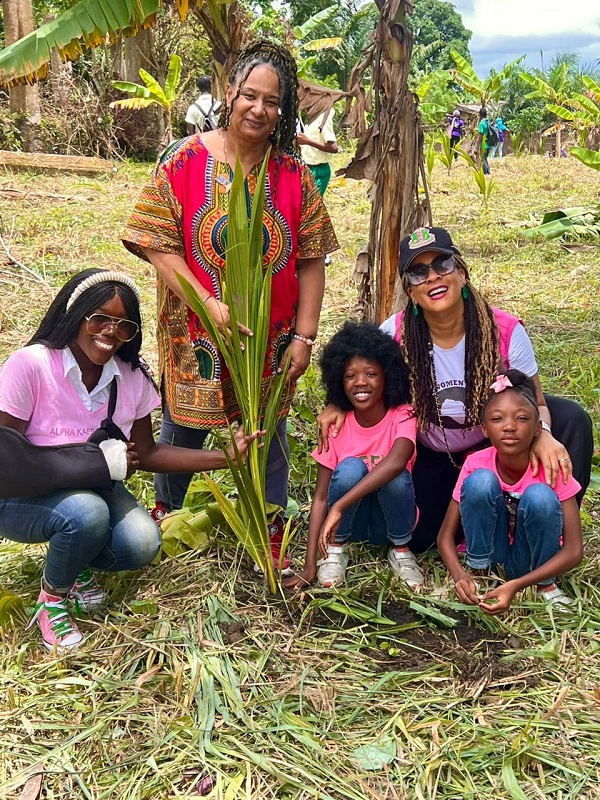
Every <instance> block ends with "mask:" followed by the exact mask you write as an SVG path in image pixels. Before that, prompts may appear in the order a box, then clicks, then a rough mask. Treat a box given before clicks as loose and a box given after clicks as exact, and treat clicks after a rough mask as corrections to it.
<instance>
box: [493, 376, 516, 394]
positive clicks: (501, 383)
mask: <svg viewBox="0 0 600 800" xmlns="http://www.w3.org/2000/svg"><path fill="white" fill-rule="evenodd" d="M511 386H512V383H511V382H510V378H507V377H506V375H498V377H497V378H496V380H495V381H494V382H493V383H492V385H491V386H490V392H496V394H498V392H503V391H504V390H505V389H509V388H510V387H511Z"/></svg>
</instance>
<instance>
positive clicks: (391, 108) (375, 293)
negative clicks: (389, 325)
mask: <svg viewBox="0 0 600 800" xmlns="http://www.w3.org/2000/svg"><path fill="white" fill-rule="evenodd" d="M376 3H377V6H378V8H379V11H380V17H379V22H378V25H377V28H376V29H375V35H374V39H373V43H372V44H371V45H370V47H369V49H368V51H367V52H366V54H365V57H364V58H363V60H362V61H361V62H360V64H358V65H357V67H356V68H355V70H354V71H353V74H352V77H351V85H350V86H349V87H348V92H349V93H350V94H352V95H353V96H354V97H355V98H356V104H355V106H354V107H353V108H352V109H351V110H350V118H351V119H352V120H353V121H355V123H356V124H359V120H360V118H361V117H363V118H364V111H365V110H368V108H369V99H370V98H368V97H367V98H365V95H364V90H363V89H362V78H363V76H364V73H365V72H366V71H367V70H368V69H370V70H371V71H372V84H371V85H372V92H373V101H374V115H373V124H372V126H371V127H370V128H369V129H368V130H367V131H365V132H364V133H363V135H362V136H361V138H360V140H359V143H358V147H357V150H356V156H355V157H354V159H353V160H352V162H351V163H350V164H349V166H348V167H347V168H346V170H345V174H346V176H347V177H349V178H367V179H369V180H371V181H372V187H371V195H370V199H371V203H372V210H371V221H370V230H369V243H368V245H367V248H366V250H365V251H364V252H363V253H361V254H360V256H359V260H358V261H357V268H356V271H355V276H356V277H357V278H358V280H359V283H360V289H359V308H360V310H361V313H362V314H363V315H364V316H366V317H368V318H369V319H374V320H378V321H379V322H381V321H383V320H384V319H385V318H386V317H388V316H389V315H390V313H391V312H392V311H394V310H397V309H398V308H399V306H400V305H401V304H402V303H403V297H404V293H403V291H402V286H401V282H400V280H399V277H398V270H397V267H398V247H399V243H400V239H401V238H402V237H403V236H405V235H406V234H407V233H410V231H412V230H414V229H415V228H417V227H419V225H422V224H423V222H424V220H425V219H426V217H427V218H429V219H431V211H430V208H429V205H428V203H427V201H426V200H425V201H421V200H420V199H419V179H420V178H421V179H422V180H423V181H424V179H425V178H424V176H425V170H424V162H423V143H424V136H423V129H422V126H421V118H420V114H419V111H418V108H417V104H416V100H415V97H414V95H413V94H412V92H410V91H409V88H408V74H409V64H410V56H411V52H412V34H411V32H410V30H409V29H408V27H407V26H406V24H405V23H406V14H407V13H408V12H409V10H412V5H411V4H410V3H409V2H408V0H386V2H384V0H376Z"/></svg>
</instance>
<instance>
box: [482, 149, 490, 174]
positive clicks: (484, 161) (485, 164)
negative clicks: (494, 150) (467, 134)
mask: <svg viewBox="0 0 600 800" xmlns="http://www.w3.org/2000/svg"><path fill="white" fill-rule="evenodd" d="M488 156H489V150H486V151H485V153H484V154H483V158H482V166H483V174H484V175H489V174H490V165H489V163H488Z"/></svg>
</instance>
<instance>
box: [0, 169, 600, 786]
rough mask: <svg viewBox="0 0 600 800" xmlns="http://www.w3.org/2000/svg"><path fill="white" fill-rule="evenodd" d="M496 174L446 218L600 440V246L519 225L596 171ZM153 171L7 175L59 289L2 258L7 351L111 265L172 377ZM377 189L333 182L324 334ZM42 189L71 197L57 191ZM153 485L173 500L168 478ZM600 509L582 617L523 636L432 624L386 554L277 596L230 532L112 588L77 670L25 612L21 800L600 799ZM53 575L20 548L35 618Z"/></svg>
mask: <svg viewBox="0 0 600 800" xmlns="http://www.w3.org/2000/svg"><path fill="white" fill-rule="evenodd" d="M491 167H492V172H493V175H494V177H495V178H496V180H497V187H496V190H495V191H494V193H493V194H492V195H491V197H490V207H489V211H488V212H487V213H484V212H482V210H481V203H480V201H479V199H478V197H477V190H476V187H475V186H474V184H473V182H472V178H471V176H470V173H469V171H468V167H467V165H466V164H457V165H455V166H454V167H453V168H452V171H451V173H450V175H449V176H448V175H447V174H446V171H445V169H444V168H443V167H442V166H441V165H439V164H437V165H436V166H435V167H434V171H433V187H432V198H433V204H434V219H435V221H436V223H437V224H441V225H444V226H447V227H448V228H449V229H450V230H451V232H452V233H453V234H454V235H455V238H456V241H457V243H458V244H459V246H460V247H461V249H462V251H463V254H464V255H465V257H466V259H467V263H468V264H469V265H470V268H471V272H472V277H473V279H474V281H475V282H476V284H477V285H479V286H481V287H482V288H484V290H485V291H486V293H487V295H488V296H489V298H490V299H491V300H492V301H493V302H495V303H497V304H498V305H501V306H502V307H503V308H506V309H507V310H509V311H512V312H514V313H517V314H518V315H519V316H520V317H521V319H523V321H524V322H525V323H526V325H527V328H528V330H529V332H530V334H531V336H532V338H533V340H534V344H535V348H536V354H537V357H538V361H539V363H540V371H541V376H542V383H543V385H544V386H545V388H547V389H548V390H549V391H553V392H556V393H561V394H564V395H567V396H570V397H573V398H575V399H577V400H579V401H580V402H582V403H583V404H584V405H585V406H586V407H587V408H588V410H589V411H590V413H591V414H592V416H593V419H594V425H595V430H596V434H597V441H598V440H599V439H598V433H600V430H599V421H600V414H599V410H600V409H599V397H598V387H599V386H600V380H599V379H600V361H599V346H600V345H599V343H600V336H599V324H600V323H598V320H599V319H600V314H599V311H600V291H599V289H600V251H599V249H598V248H597V247H596V248H592V249H584V247H581V248H580V249H575V250H573V251H567V250H565V249H563V248H561V247H560V246H559V245H558V244H557V243H556V242H545V241H542V242H539V243H538V242H530V241H529V240H525V239H524V238H523V237H522V236H520V235H519V229H518V227H516V223H518V222H520V221H521V220H526V219H528V218H529V216H530V215H531V214H541V213H542V212H543V211H545V210H549V209H551V208H555V207H560V206H572V205H579V204H580V203H585V202H592V201H594V200H596V201H597V199H598V182H597V175H596V174H595V173H594V172H593V171H592V170H586V169H585V168H584V167H583V166H582V165H581V164H579V162H576V161H575V160H571V159H569V160H561V161H558V162H555V161H548V160H545V159H542V158H540V157H535V156H531V157H524V158H521V159H514V158H508V159H504V160H503V161H502V162H501V163H498V162H497V161H492V163H491ZM146 173H147V168H146V167H144V166H140V165H137V166H133V165H125V166H124V167H123V168H122V169H121V170H120V171H119V172H118V173H117V174H116V175H115V176H114V177H108V178H101V179H93V180H89V179H83V178H81V177H76V176H65V175H57V176H53V177H52V178H51V179H50V178H48V176H40V175H33V174H23V173H21V174H18V175H17V174H16V173H8V172H6V173H4V174H3V181H2V183H3V187H4V188H8V187H11V188H15V189H20V190H23V191H28V192H29V195H27V196H23V197H21V198H19V199H7V198H5V197H3V196H2V195H0V225H1V228H0V232H1V234H2V237H3V240H4V242H5V243H6V244H8V245H9V247H10V250H11V252H12V253H13V255H14V256H15V257H16V258H17V259H18V260H20V261H21V262H23V263H24V264H26V265H27V266H28V267H31V268H33V269H35V270H36V271H37V272H38V273H39V274H40V275H42V276H45V277H46V279H47V281H48V283H49V284H50V286H51V290H47V289H45V288H44V287H43V286H42V285H41V284H36V283H34V282H33V281H32V280H31V279H30V278H29V277H27V276H26V275H25V274H24V273H22V272H21V271H20V270H19V269H18V268H14V267H10V266H8V265H6V264H3V262H2V255H1V252H2V251H1V250H0V287H1V288H2V293H3V300H2V306H1V310H0V357H4V356H6V355H8V353H9V352H10V351H12V350H13V349H14V348H16V347H18V346H20V345H22V344H24V343H25V342H26V341H27V339H28V337H29V336H30V335H31V332H32V331H33V329H34V327H35V325H36V323H37V321H38V320H39V319H40V318H41V316H42V314H43V311H44V309H45V307H46V306H47V303H48V300H49V297H50V296H51V294H52V292H54V291H55V289H56V288H57V286H58V285H60V283H61V282H62V281H63V280H64V279H65V278H66V276H67V275H69V274H71V273H72V272H74V271H77V270H79V269H81V268H83V267H85V266H91V265H100V266H107V267H108V266H110V267H111V268H118V269H122V270H124V271H126V272H127V273H128V274H130V275H132V276H133V277H135V278H136V280H137V281H138V282H139V283H140V285H141V287H142V294H143V310H144V321H145V323H146V337H145V348H144V349H145V352H146V355H147V357H148V358H149V360H150V362H151V363H155V351H154V337H153V335H152V330H153V314H154V297H153V295H154V276H153V273H152V270H151V269H150V267H149V266H147V265H145V264H143V263H142V262H140V261H137V260H135V259H133V258H132V257H131V256H129V255H128V254H127V253H126V252H125V250H124V249H123V248H122V247H121V245H120V244H119V242H118V234H119V231H120V229H121V228H122V225H123V223H124V221H125V219H126V216H127V213H128V210H129V208H130V207H131V204H132V202H133V200H134V198H135V196H136V194H137V191H138V189H139V187H140V186H141V184H142V182H143V180H144V177H145V175H146ZM366 188H367V187H366V185H364V184H362V185H360V184H359V185H357V184H355V183H352V182H350V181H346V182H343V181H339V180H337V181H336V180H334V181H333V182H332V186H331V188H330V190H329V191H328V194H327V197H326V199H327V204H328V207H329V209H330V212H331V214H332V217H333V219H334V222H335V225H336V230H337V232H338V237H339V239H340V241H341V242H342V249H341V251H340V252H339V253H337V254H334V261H333V264H332V266H331V267H330V268H329V275H328V283H327V290H326V298H325V306H324V313H323V321H322V326H321V334H320V340H321V341H323V340H325V339H326V338H327V336H328V335H330V334H331V333H332V332H333V330H335V329H336V328H337V326H338V325H339V324H340V322H341V321H342V320H343V319H345V318H346V317H347V316H348V313H349V310H350V309H351V308H352V306H353V303H354V297H355V295H354V289H353V288H352V284H351V281H350V275H351V272H352V269H353V263H354V258H355V256H356V255H357V253H358V252H359V251H360V249H361V248H362V246H363V244H364V238H365V236H366V231H367V229H368V213H369V203H368V199H367V196H366ZM42 192H50V193H53V194H55V195H58V196H59V197H56V198H51V197H47V196H44V197H35V193H42ZM61 198H62V199H61ZM64 198H74V200H68V199H64ZM319 398H320V395H319V392H318V388H317V387H316V385H315V378H314V375H309V376H308V377H307V379H306V381H305V382H304V384H303V386H302V392H301V395H300V398H299V400H300V401H301V402H300V403H299V404H298V412H297V414H296V416H295V417H294V420H293V424H294V426H295V444H296V447H295V450H294V464H293V476H294V477H293V485H292V491H293V493H294V494H295V495H296V497H297V499H298V501H299V503H300V507H301V509H302V513H301V516H300V519H301V521H302V526H301V531H302V533H301V534H298V536H297V539H296V541H297V543H295V544H294V555H295V558H296V559H297V560H301V557H302V544H301V540H302V539H303V535H304V533H305V531H306V520H305V514H304V512H305V510H306V507H307V499H308V498H309V497H310V492H311V479H310V471H309V466H308V464H309V458H308V456H307V453H308V452H309V451H310V448H311V447H312V446H313V445H314V441H313V440H312V438H310V437H312V436H313V434H314V425H313V422H312V416H311V415H312V413H313V412H314V411H315V410H316V407H317V406H318V404H319V402H320V399H319ZM135 485H136V488H137V490H138V491H139V492H140V494H142V495H143V497H144V498H146V499H147V500H149V499H150V498H151V490H150V489H149V487H148V482H147V479H145V478H143V477H142V478H140V479H138V481H137V482H136V484H135ZM597 509H598V503H597V501H596V499H595V496H594V495H590V497H589V498H587V499H586V504H585V507H584V513H583V519H584V528H585V536H586V545H585V550H586V558H585V560H584V562H583V564H582V565H581V566H580V567H579V568H577V569H576V570H573V572H572V573H570V574H569V575H568V576H566V577H565V579H564V584H565V585H566V587H567V590H568V591H569V592H570V593H572V594H573V596H574V597H576V598H577V601H578V603H577V607H576V610H575V612H574V613H568V614H565V615H559V614H556V613H553V612H551V611H549V610H547V609H546V608H545V607H542V606H541V604H540V603H539V602H537V601H536V600H535V598H534V597H532V596H531V595H529V594H525V595H524V596H522V597H519V598H518V601H517V602H516V603H515V604H514V607H513V609H512V610H511V611H510V613H508V614H507V615H505V616H504V617H503V618H501V619H495V618H494V619H493V618H490V617H486V616H484V615H483V614H482V612H480V611H479V610H477V609H475V610H473V609H471V610H465V609H464V608H463V607H462V606H460V605H459V604H457V603H454V602H449V601H442V600H439V599H436V598H434V597H431V596H430V595H429V594H425V595H422V596H421V597H419V598H418V602H417V603H416V604H414V603H413V607H412V608H411V607H410V606H409V602H410V600H411V598H410V597H409V596H408V595H406V594H405V592H404V590H403V589H402V588H401V587H400V586H399V585H398V584H397V583H396V582H395V581H394V580H392V579H391V578H390V575H389V572H388V571H387V570H386V569H385V565H384V559H383V557H382V555H381V554H380V553H379V552H376V551H370V550H367V549H362V550H359V551H357V553H356V557H355V558H354V559H353V562H352V565H351V568H350V570H349V579H348V585H347V587H346V588H345V589H344V590H343V591H340V592H338V593H336V594H335V595H333V596H332V595H331V594H329V593H327V592H322V591H319V590H314V591H310V592H306V593H304V594H301V595H299V596H295V597H293V598H282V597H279V598H275V599H274V598H266V597H265V596H264V594H263V591H262V586H261V584H260V582H258V581H257V580H256V579H255V577H254V574H253V572H252V570H251V567H250V566H249V564H248V562H247V559H246V558H245V557H244V556H243V554H242V553H241V551H240V549H239V547H238V546H237V545H236V544H235V542H233V541H232V540H227V539H226V538H225V537H223V536H222V535H221V534H219V533H218V532H214V533H213V537H214V539H213V541H212V542H211V546H210V547H209V548H208V549H207V550H206V551H204V552H202V553H194V552H188V553H186V554H184V555H183V556H181V557H179V558H177V559H165V560H163V561H162V562H161V563H160V564H159V565H157V566H154V567H152V568H151V569H149V570H147V571H144V572H142V573H139V574H120V575H108V576H106V580H105V584H106V586H108V588H109V591H110V604H109V606H108V612H107V616H106V618H105V619H104V620H99V619H90V620H87V621H84V622H83V624H82V627H83V629H84V632H85V633H86V634H87V639H86V643H85V645H84V647H83V648H82V649H81V651H80V652H79V653H77V654H76V655H74V656H72V657H70V658H63V659H53V658H52V657H51V656H49V655H48V654H46V653H45V651H43V650H42V648H41V647H40V645H39V640H38V637H37V636H36V634H35V633H34V632H31V631H30V632H27V633H25V632H24V630H23V629H24V625H23V623H22V622H21V620H20V619H18V618H14V619H13V620H12V621H11V622H10V623H9V624H6V625H5V626H4V628H3V629H2V631H1V638H2V647H1V650H0V797H6V798H17V797H19V796H20V795H21V792H22V791H23V787H24V786H25V785H26V781H27V780H28V779H30V780H31V782H30V783H29V784H27V786H28V788H29V789H30V790H31V791H32V792H33V791H34V790H35V784H34V782H33V781H34V779H32V776H34V775H36V774H38V775H40V777H41V797H44V798H52V799H53V800H63V799H64V800H69V799H70V798H93V800H104V799H105V798H106V800H109V799H110V800H115V799H116V798H119V799H121V798H123V800H142V798H152V799H153V800H155V799H156V798H160V799H161V800H162V799H163V798H164V800H166V799H167V798H176V797H197V796H198V787H199V785H200V781H201V779H202V778H206V777H209V778H211V780H212V781H213V789H212V797H215V798H216V797H219V798H228V799H229V798H231V800H234V798H247V799H249V798H252V800H263V799H264V800H267V798H282V799H283V800H287V799H288V798H289V799H290V800H291V799H292V798H293V799H294V800H308V799H309V798H321V799H322V800H326V799H327V798H335V800H338V798H339V799H340V800H341V799H342V798H350V799H351V800H365V799H367V798H377V799H379V798H386V799H387V798H389V800H395V799H396V798H402V800H404V799H406V800H414V799H415V798H416V799H417V800H421V799H422V798H423V799H426V800H434V799H435V798H439V799H440V800H441V799H442V798H444V800H446V799H447V800H454V799H456V800H458V799H459V798H461V799H462V798H468V799H469V800H471V799H472V800H480V799H482V800H488V798H489V799H490V800H491V798H497V799H499V800H500V799H502V800H504V798H517V799H519V798H523V797H528V798H541V799H542V800H543V798H548V800H550V798H552V800H554V799H555V798H556V800H558V798H560V799H561V800H567V799H569V800H575V799H576V798H590V799H591V798H597V797H600V790H599V789H598V786H599V780H600V725H599V724H598V719H599V718H600V689H599V687H600V668H599V666H598V664H599V661H598V652H599V650H600V590H599V588H598V584H599V581H600V530H599V527H598V524H597ZM42 559H43V548H42V547H28V548H21V547H19V546H17V545H12V544H10V543H5V544H3V545H2V547H1V550H0V568H1V574H2V579H1V581H2V588H3V589H5V590H10V591H11V592H14V593H16V594H18V595H20V596H21V597H22V598H23V600H24V603H25V607H26V610H27V611H28V612H29V611H31V609H32V607H33V604H34V602H35V598H36V596H37V586H38V582H39V577H40V572H41V568H42ZM426 574H427V584H428V588H429V589H431V588H432V587H433V585H440V584H441V583H442V582H443V579H444V575H443V571H442V570H441V567H440V564H439V561H438V560H437V559H436V557H435V556H434V555H433V554H432V555H429V556H428V557H427V558H426ZM448 617H450V618H452V619H453V620H454V621H453V622H448V619H447V618H448ZM444 620H445V621H444ZM369 767H371V768H369ZM40 777H38V778H37V779H36V780H38V781H39V780H40Z"/></svg>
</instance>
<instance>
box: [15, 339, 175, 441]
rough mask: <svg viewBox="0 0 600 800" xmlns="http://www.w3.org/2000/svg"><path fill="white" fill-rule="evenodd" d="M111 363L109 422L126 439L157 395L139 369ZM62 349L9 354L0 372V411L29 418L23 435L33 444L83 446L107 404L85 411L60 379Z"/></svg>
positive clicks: (29, 349) (37, 347) (153, 405)
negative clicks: (114, 372) (113, 393)
mask: <svg viewBox="0 0 600 800" xmlns="http://www.w3.org/2000/svg"><path fill="white" fill-rule="evenodd" d="M115 360H116V362H117V365H118V367H119V371H120V373H121V377H117V378H116V381H117V405H116V408H115V413H114V415H113V422H114V423H115V424H116V425H118V426H119V428H121V430H122V431H123V433H124V434H125V436H127V437H129V435H130V433H131V427H132V425H133V423H134V422H135V420H136V419H142V418H143V417H145V416H146V415H147V414H149V413H150V412H151V411H152V409H154V408H156V407H157V406H158V405H159V403H160V398H159V396H158V392H157V391H156V389H155V388H154V386H153V385H152V384H151V383H150V381H149V380H148V379H147V378H146V376H145V375H144V374H143V373H142V371H141V370H139V369H138V370H135V371H134V370H132V368H131V366H130V365H129V364H126V363H125V362H124V361H121V360H120V359H119V358H118V356H117V357H116V359H115ZM64 369H65V368H64V362H63V351H62V350H51V349H50V348H48V347H45V346H44V345H42V344H34V345H30V346H29V347H23V348H22V349H21V350H17V351H16V352H14V353H13V354H12V355H11V356H10V357H9V358H8V360H7V361H6V363H5V364H4V366H3V367H2V369H1V370H0V411H5V412H6V413H7V414H11V415H12V416H13V417H17V418H18V419H25V420H29V424H28V426H27V429H26V431H25V436H26V437H27V438H28V439H29V441H30V442H31V443H32V444H35V445H54V444H73V443H77V442H85V441H86V439H87V438H88V437H89V436H90V435H91V434H92V433H93V432H94V431H95V430H96V429H97V428H99V427H100V423H101V422H102V421H103V420H104V419H105V417H106V414H107V410H108V400H107V401H106V403H104V404H103V405H102V406H100V408H98V409H97V410H96V411H88V409H87V408H86V407H85V406H84V404H83V403H82V401H81V400H80V399H79V397H78V396H77V392H76V391H75V387H74V386H73V384H72V382H71V380H70V379H69V378H68V377H65V374H64Z"/></svg>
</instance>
